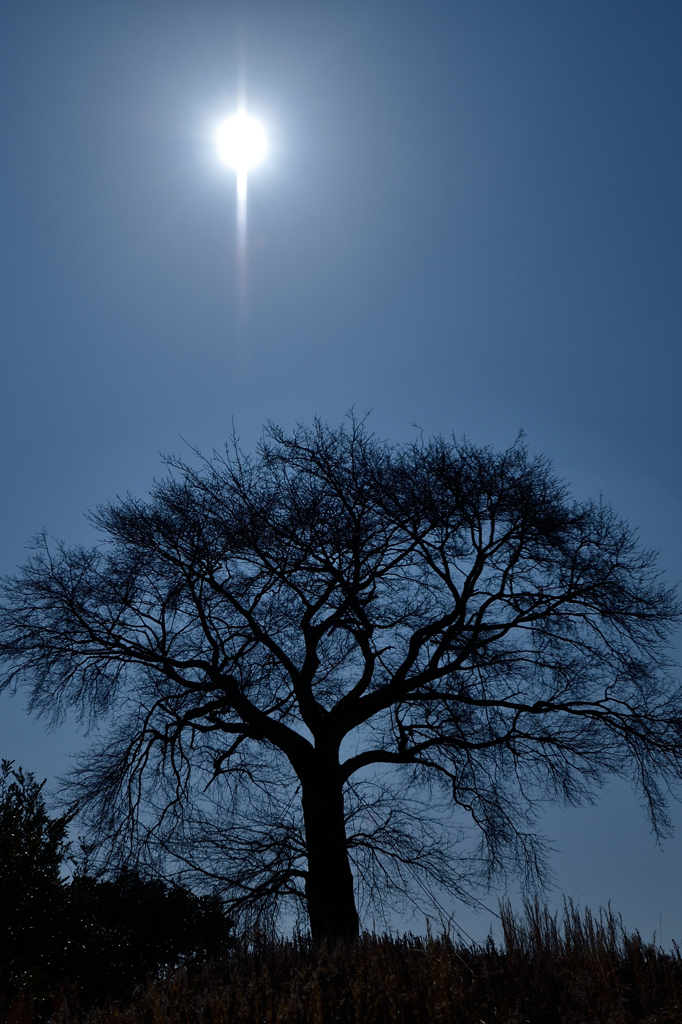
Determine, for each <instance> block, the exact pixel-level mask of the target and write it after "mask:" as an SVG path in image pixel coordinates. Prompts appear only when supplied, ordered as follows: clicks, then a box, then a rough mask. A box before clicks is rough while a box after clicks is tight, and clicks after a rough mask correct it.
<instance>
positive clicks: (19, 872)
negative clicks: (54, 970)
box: [0, 760, 69, 985]
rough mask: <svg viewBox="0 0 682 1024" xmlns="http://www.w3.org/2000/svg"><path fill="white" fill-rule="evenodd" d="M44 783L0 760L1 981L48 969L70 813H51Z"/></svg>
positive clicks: (40, 975) (38, 976) (35, 977)
mask: <svg viewBox="0 0 682 1024" xmlns="http://www.w3.org/2000/svg"><path fill="white" fill-rule="evenodd" d="M43 786H44V783H42V784H41V783H39V782H37V781H36V779H35V776H34V775H33V774H32V773H31V772H28V773H25V772H24V771H23V769H21V768H18V769H16V770H15V768H14V763H13V762H12V761H8V760H3V761H2V762H0V921H1V922H2V926H1V927H0V983H1V984H4V985H12V984H15V983H18V982H24V983H26V982H29V981H32V982H34V983H39V982H40V981H42V980H43V979H44V978H45V976H46V973H47V972H49V966H50V955H51V953H52V952H53V948H54V943H53V937H54V934H55V929H56V928H57V926H58V922H59V921H60V918H61V915H62V912H63V908H64V883H63V880H62V877H61V871H60V869H61V866H62V863H63V861H64V858H65V857H66V854H67V852H68V842H67V839H66V833H67V829H68V824H69V815H68V814H64V815H61V816H59V817H57V818H51V817H50V815H49V814H48V813H47V809H46V807H45V800H44V798H43V793H42V790H43Z"/></svg>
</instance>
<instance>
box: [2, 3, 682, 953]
mask: <svg viewBox="0 0 682 1024" xmlns="http://www.w3.org/2000/svg"><path fill="white" fill-rule="evenodd" d="M681 44H682V8H681V7H680V6H679V4H678V3H674V2H660V0H648V2H646V3H644V2H636V3H635V2H628V0H618V2H602V0H589V2H581V0H571V2H570V3H558V2H549V0H539V2H530V0H516V2H515V3H513V4H511V3H508V2H504V0H469V2H461V0H450V2H447V3H445V2H443V3H437V2H429V0H423V2H420V3H415V2H412V3H405V2H399V0H398V2H396V0H393V2H391V3H388V2H379V0H364V2H362V3H360V2H354V0H350V2H346V3H343V4H339V3H323V2H319V0H318V2H315V3H313V2H309V3H308V2H297V0H292V2H290V3H287V4H281V3H275V2H274V0H273V2H267V0H262V2H252V3H241V4H237V3H234V4H231V3H228V2H221V3H212V2H208V0H192V2H189V0H187V2H175V0H164V2H163V3H162V2H155V0H137V2H135V3H132V2H126V0H123V2H119V3H116V4H111V3H105V2H92V0H91V2H87V3H86V2H82V3H81V2H74V0H60V2H59V3H57V4H55V3H51V2H47V0H31V2H30V3H26V2H23V3H19V2H18V0H6V2H5V3H4V4H3V6H2V9H1V11H0V117H1V123H2V139H1V142H0V344H1V346H2V356H1V363H0V366H1V367H2V372H1V374H0V419H1V425H2V446H1V450H0V459H1V460H2V465H1V473H2V480H3V483H4V487H3V500H2V505H1V511H2V530H0V569H1V570H2V571H3V572H11V571H12V570H13V568H14V566H15V565H17V564H18V563H20V562H21V561H22V560H23V558H24V556H25V551H24V548H25V545H26V543H27V541H28V540H29V538H30V537H31V536H32V535H33V534H34V533H35V532H37V531H38V530H40V529H41V528H43V527H44V528H46V529H47V531H48V532H49V533H50V534H52V535H54V536H57V537H61V538H63V539H65V540H67V541H69V542H79V541H88V539H89V537H90V534H89V530H88V527H87V524H86V523H85V520H84V518H83V513H84V512H85V511H86V510H87V509H88V508H93V507H94V506H96V505H97V504H98V503H99V502H102V501H105V500H107V499H109V498H112V497H114V496H115V495H116V494H122V493H125V492H126V491H131V492H133V493H137V494H143V493H144V492H145V490H146V489H147V487H148V485H149V484H150V482H151V480H152V478H153V476H154V475H155V474H159V473H160V472H161V466H160V460H159V452H168V451H176V452H182V451H183V447H184V441H183V439H185V441H186V442H188V443H190V444H192V445H196V446H198V447H199V448H202V449H204V450H210V449H212V448H213V447H219V446H220V445H221V444H222V442H223V441H224V440H225V438H226V437H227V435H228V433H229V432H230V431H231V429H232V423H233V422H234V425H235V428H236V431H237V433H238V434H239V435H240V436H241V438H242V441H243V444H244V446H245V447H247V448H248V447H251V446H252V445H253V443H254V442H255V440H256V439H257V437H258V434H259V430H260V425H261V424H262V423H263V422H264V421H265V420H267V419H272V420H275V421H277V422H279V423H280V424H282V425H283V426H285V427H291V426H293V424H294V423H295V422H296V421H303V422H309V421H310V420H311V418H312V417H313V416H314V415H316V414H318V415H320V416H322V417H323V418H326V419H328V420H330V421H331V422H334V423H338V422H339V421H340V420H341V419H342V418H343V416H344V414H345V412H346V411H347V410H348V409H349V408H350V407H351V406H354V407H355V409H356V411H358V412H361V413H362V412H364V411H365V410H369V409H371V410H372V414H371V420H370V423H371V424H372V425H373V427H374V429H375V431H376V432H377V433H378V434H381V435H383V436H385V437H389V438H392V439H395V440H398V441H399V440H406V439H408V438H411V437H412V436H414V433H415V429H416V427H415V425H416V426H417V427H418V428H421V429H423V430H424V431H425V433H427V434H432V433H450V432H453V431H454V432H455V433H456V434H457V435H458V436H461V435H463V434H466V435H468V436H469V437H470V438H472V439H473V440H475V441H480V442H485V443H490V444H493V445H496V446H506V445H508V444H509V443H511V442H512V441H513V440H514V438H515V437H516V435H517V433H518V431H519V430H520V429H523V430H525V432H526V435H527V440H528V444H529V447H530V449H531V450H532V451H534V452H545V453H546V454H547V455H548V456H550V457H551V458H552V459H553V460H554V463H555V466H556V469H557V471H558V473H559V474H560V475H561V476H563V477H565V478H566V479H567V480H568V481H570V483H571V486H572V488H573V491H574V493H575V494H576V495H577V496H578V497H586V496H587V495H597V494H599V493H603V495H604V497H605V499H606V500H608V501H610V502H611V503H612V504H613V505H614V507H615V508H616V509H617V510H618V511H619V512H621V513H622V514H623V515H624V516H625V517H626V518H628V519H629V520H630V521H631V522H632V523H633V524H637V525H639V526H640V528H641V537H642V540H643V542H644V543H645V544H646V545H647V546H652V547H655V548H658V549H660V561H661V565H662V567H663V568H665V569H666V571H667V578H668V579H669V580H670V581H672V582H675V581H677V580H679V579H680V578H682V539H681V536H680V509H681V499H682V471H681V461H680V457H679V449H680V441H681V440H682V406H681V403H680V400H679V388H680V369H681V354H680V353H681V347H680V326H681V320H682V295H681V281H682V279H681V276H680V271H681V269H682V266H681V265H682V258H681V257H682V234H681V231H680V228H681V227H682V203H681V191H680V181H681V174H680V172H681V170H682V166H681V164H682V159H681V158H682V135H681V125H682V120H681V118H680V106H681V100H682V65H681V64H680V61H679V52H680V46H681ZM240 61H241V62H242V64H243V67H244V69H245V75H246V83H247V89H248V102H249V107H250V109H251V111H252V112H253V113H254V114H257V115H258V116H259V117H260V119H261V120H262V121H263V123H264V124H265V125H266V127H267V130H268V133H269V137H270V155H269V158H268V160H267V161H266V163H265V164H264V165H263V166H262V167H261V168H259V169H258V170H257V171H254V173H253V174H252V175H251V178H250V183H249V197H250V198H249V315H248V324H247V327H246V329H245V330H241V329H240V327H239V314H238V302H237V288H236V272H235V224H234V220H235V212H234V179H233V175H231V173H230V172H229V171H227V170H226V169H225V168H224V167H222V166H221V165H220V164H219V163H218V161H217V159H216V155H215V150H214V145H213V131H214V128H215V125H216V123H217V122H218V121H219V120H220V119H221V118H222V117H224V116H227V114H229V113H230V112H232V110H233V109H234V107H235V105H236V100H237V87H238V78H239V66H240ZM0 714H1V716H2V717H0V755H2V756H9V757H14V758H16V759H17V761H19V762H20V763H22V764H23V765H24V766H25V767H26V768H29V769H33V770H35V771H36V772H38V773H39V774H40V775H48V776H49V777H50V778H52V776H53V775H54V773H55V772H58V771H59V770H61V769H63V767H64V764H65V760H66V755H67V754H68V753H69V751H72V750H74V749H77V747H78V745H79V744H81V743H82V742H84V741H83V740H82V738H81V737H80V736H79V734H78V732H77V730H76V729H75V727H74V726H73V724H67V725H66V726H65V727H64V728H63V729H62V730H58V731H57V732H54V733H52V734H46V733H45V730H44V728H43V726H42V725H41V724H40V723H37V724H36V723H35V722H33V721H31V720H30V719H29V718H28V716H27V715H26V714H25V711H24V705H23V703H22V697H21V695H19V696H18V697H16V698H9V697H8V696H6V695H5V696H4V697H2V698H0ZM676 819H677V821H678V822H679V824H680V827H681V828H682V813H680V811H679V810H678V811H677V812H676ZM547 827H548V829H549V831H550V833H551V834H552V835H554V836H555V837H556V840H557V846H558V848H559V851H562V852H557V855H556V857H555V862H554V867H555V870H556V873H557V882H558V887H559V888H558V890H557V893H559V894H560V893H561V892H562V891H564V892H566V893H567V894H568V895H570V896H573V897H574V898H576V899H578V900H580V901H581V902H582V903H589V904H591V905H593V906H594V905H597V904H599V903H606V902H607V901H608V900H609V899H611V900H612V902H613V905H614V908H616V909H617V910H621V911H622V912H623V914H624V916H625V919H626V921H627V923H629V924H630V925H632V926H637V927H639V928H641V930H642V931H643V932H644V933H645V934H647V935H650V934H651V932H652V931H653V930H654V928H655V929H656V930H658V928H659V912H660V921H661V924H662V926H663V933H664V939H666V938H668V939H669V938H670V937H672V936H673V935H674V936H676V937H677V938H678V939H679V938H680V937H681V936H682V893H681V892H680V888H679V881H678V879H679V873H680V856H681V854H682V831H680V833H679V834H678V837H677V838H676V839H674V840H673V841H671V842H669V843H667V844H666V846H665V847H664V849H663V851H660V850H658V849H656V848H655V846H654V844H653V840H652V839H651V837H650V836H649V834H648V831H647V826H646V821H645V819H644V816H643V814H642V813H641V812H640V811H639V809H638V807H637V803H636V801H634V800H633V798H632V797H631V796H630V794H629V792H628V791H627V789H626V788H625V789H624V788H623V787H615V788H612V789H611V790H609V791H608V792H607V793H606V794H604V795H603V796H602V798H601V800H600V802H599V804H598V806H597V807H596V808H588V809H585V810H582V811H571V812H570V813H569V814H563V813H559V812H551V813H550V814H549V816H548V818H547ZM472 927H473V928H478V929H479V930H480V928H481V927H483V930H484V931H485V929H487V921H486V922H485V924H484V925H483V924H482V923H481V922H480V921H479V923H474V924H473V925H472Z"/></svg>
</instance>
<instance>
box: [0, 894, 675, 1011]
mask: <svg viewBox="0 0 682 1024" xmlns="http://www.w3.org/2000/svg"><path fill="white" fill-rule="evenodd" d="M503 931H504V946H503V948H502V949H499V948H497V947H496V946H495V945H494V944H493V943H492V941H489V942H488V943H487V944H486V945H484V946H478V947H473V948H472V947H467V946H463V945H461V944H458V943H456V942H453V941H452V940H451V939H449V938H448V937H447V936H442V937H440V938H429V939H422V938H418V937H415V936H412V935H408V936H405V937H403V938H400V939H396V938H390V937H386V936H383V937H378V936H374V935H365V936H363V937H362V938H361V939H360V940H358V941H357V942H354V943H339V944H337V945H335V946H333V947H332V946H324V945H323V946H317V947H316V946H314V945H313V944H312V943H310V942H309V941H308V940H307V939H305V938H303V939H301V938H299V939H297V940H295V941H293V942H289V941H284V940H276V939H268V938H267V937H264V936H251V937H249V938H243V939H241V940H239V941H236V942H235V943H234V945H233V947H232V949H231V950H230V952H229V953H228V954H227V955H226V956H225V957H223V958H222V959H221V960H219V961H215V962H213V963H211V964H209V965H206V966H204V967H202V968H195V969H193V970H192V971H186V970H181V971H175V972H173V973H171V974H169V975H168V976H166V977H164V978H160V979H157V980H153V981H149V982H148V983H147V984H146V985H145V986H143V987H140V988H138V989H137V990H136V991H135V992H133V993H132V994H131V995H130V996H129V997H128V998H127V999H126V1000H124V1001H119V1002H118V1003H111V1004H108V1005H104V1006H101V1007H99V1008H91V1009H89V1010H87V1011H86V1010H84V1009H82V1008H80V1007H79V1005H78V993H77V992H75V991H74V990H71V991H64V992H61V993H60V994H58V995H55V996H54V997H53V999H52V1001H51V1003H49V1005H48V1003H46V1002H44V1001H43V1002H42V1003H41V1004H38V1003H36V1002H32V1001H31V998H30V995H28V994H24V995H23V996H22V997H21V998H20V999H15V1000H14V1002H13V1003H11V1004H10V1005H8V1006H6V1008H5V1020H6V1021H7V1022H8V1024H35V1021H36V1020H37V1019H39V1018H40V1017H42V1018H43V1019H47V1018H48V1017H49V1018H50V1019H51V1024H75V1022H76V1021H79V1022H82V1024H394V1022H395V1024H436V1022H442V1024H446V1022H447V1024H525V1022H528V1024H583V1022H584V1024H588V1022H589V1024H602V1022H603V1024H630V1022H635V1021H637V1022H646V1024H658V1022H664V1021H668V1022H670V1021H677V1022H682V956H681V955H680V951H679V950H678V949H677V947H675V950H674V952H673V953H665V952H663V951H662V950H660V949H657V948H656V947H654V946H652V945H647V944H645V943H643V942H642V940H641V938H640V937H639V936H638V935H637V934H636V933H635V934H628V933H627V932H626V931H625V930H624V929H623V927H622V924H621V922H620V920H619V919H618V918H617V917H615V916H614V915H613V914H611V913H610V912H606V913H601V914H600V916H599V917H598V918H595V917H593V916H592V915H591V914H590V913H589V912H585V913H584V914H582V915H581V914H579V913H578V912H577V911H576V910H575V909H574V908H573V907H572V906H571V905H570V904H569V905H568V906H567V907H566V910H565V913H564V915H563V918H562V919H561V920H557V919H556V918H555V917H553V916H552V915H550V914H549V913H548V912H547V911H546V910H544V909H543V908H541V907H539V906H538V905H537V904H530V905H528V906H527V908H526V915H525V918H524V919H523V920H521V919H519V918H516V917H514V915H513V914H512V913H511V911H510V910H509V908H505V910H504V912H503Z"/></svg>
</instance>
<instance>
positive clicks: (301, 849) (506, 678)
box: [0, 421, 682, 937]
mask: <svg viewBox="0 0 682 1024" xmlns="http://www.w3.org/2000/svg"><path fill="white" fill-rule="evenodd" d="M167 462H168V466H169V469H170V471H171V472H170V475H169V476H168V478H167V479H165V480H163V481H161V482H160V483H157V484H156V485H155V487H154V489H153V491H152V493H151V497H150V499H149V500H148V501H146V502H145V501H140V500H136V499H134V498H132V497H128V498H125V499H123V500H118V501H116V502H114V503H112V504H110V505H107V506H105V507H103V508H100V509H99V510H98V511H97V513H96V514H95V515H94V516H93V517H92V518H93V522H94V524H95V526H96V527H97V528H98V529H99V530H100V531H101V532H102V534H103V540H102V543H101V544H100V545H99V546H97V547H94V548H92V549H84V548H75V549H67V548H64V547H62V546H58V547H57V548H56V549H54V550H53V549H51V548H50V546H49V545H48V543H47V540H46V539H45V538H40V539H39V540H38V541H37V543H36V549H35V552H34V554H33V556H32V557H31V558H30V560H29V561H28V563H27V565H26V566H25V568H24V569H23V571H22V572H21V573H20V574H19V575H18V576H17V577H16V578H14V579H9V580H7V581H6V582H5V586H4V595H5V605H4V611H3V612H2V617H1V620H0V644H1V646H0V652H1V653H2V656H3V657H4V660H5V665H6V671H5V675H4V677H3V678H4V685H6V686H7V685H11V684H12V683H14V682H16V681H19V680H21V679H25V680H26V681H27V682H28V683H29V685H30V686H31V694H32V696H31V700H32V708H33V709H34V711H36V712H38V713H42V714H51V715H57V716H58V715H59V714H61V713H62V712H63V710H64V709H65V708H67V707H76V708H78V709H80V711H81V713H82V714H86V715H87V714H90V715H93V716H94V717H95V718H97V719H100V718H102V717H103V716H105V715H110V716H111V718H112V728H111V731H110V734H109V736H108V739H107V740H106V741H105V742H104V743H103V744H101V745H100V746H99V747H98V748H97V749H96V750H95V752H94V754H93V756H92V757H90V758H86V759H85V761H84V762H83V764H82V766H81V768H80V770H79V771H78V772H77V773H76V774H75V776H74V778H73V785H74V786H75V789H76V792H77V795H78V798H79V801H80V803H81V806H82V808H83V810H84V812H85V813H87V814H88V816H89V821H90V823H91V827H92V828H93V830H94V833H95V835H96V836H98V837H99V839H100V841H101V842H102V843H103V844H104V845H105V846H106V844H107V843H108V844H109V849H110V850H111V851H118V853H117V855H118V856H121V851H122V850H123V849H124V845H123V844H124V840H125V842H126V843H127V846H125V849H127V850H128V851H129V856H130V857H138V858H139V857H141V856H143V855H145V851H146V855H148V856H149V857H150V858H154V857H158V856H160V855H161V854H164V855H166V856H168V857H170V858H171V859H172V860H173V862H174V863H175V865H176V867H177V868H178V869H182V870H184V871H187V872H190V873H191V872H194V873H199V874H202V875H203V876H204V877H205V878H206V879H208V880H210V881H211V882H212V883H214V882H218V883H219V884H220V885H221V886H222V888H223V892H224V894H225V895H226V897H227V898H228V899H229V901H230V906H231V908H232V912H233V913H234V912H235V911H236V912H239V911H241V912H243V913H246V912H248V911H249V910H252V911H254V912H259V913H263V912H272V913H275V912H276V911H277V910H278V908H280V907H281V906H282V905H283V904H284V903H286V901H287V900H289V901H292V900H293V901H294V902H298V903H299V904H301V905H303V906H304V907H305V909H306V910H307V912H308V915H309V920H310V925H311V929H312V932H313V935H314V936H316V937H319V936H325V935H331V936H337V935H348V934H355V933H356V932H357V930H358V913H357V909H356V894H357V896H358V897H359V899H360V900H361V902H362V905H364V906H368V905H369V904H372V903H373V904H374V905H376V904H379V906H380V907H381V906H382V902H383V900H384V899H386V898H390V897H391V896H392V895H393V896H397V897H400V896H402V895H404V894H408V895H409V894H410V893H412V895H413V896H414V894H415V893H418V892H419V891H421V892H425V891H426V892H431V893H432V894H437V892H438V890H439V887H440V888H441V889H442V888H446V889H448V890H449V891H450V892H451V893H456V894H458V895H460V896H461V897H462V898H467V896H468V895H469V893H470V892H471V888H470V887H471V885H472V884H473V882H474V881H481V878H482V877H483V878H484V879H488V880H489V879H490V878H491V877H492V875H493V874H494V873H495V872H497V871H502V870H516V871H519V872H520V873H521V874H522V875H523V876H524V877H525V878H527V879H529V880H533V879H535V878H537V877H538V876H539V875H541V874H542V871H543V847H542V841H541V839H540V838H539V837H538V836H537V834H536V830H535V820H536V819H535V816H536V814H537V811H538V808H539V806H540V802H541V801H542V800H552V801H560V802H564V803H571V804H577V803H579V802H580V801H581V800H583V799H585V798H589V796H590V794H591V793H592V792H593V790H594V787H596V786H599V785H600V784H601V783H602V782H603V781H604V779H605V778H606V776H608V775H610V774H614V773H615V774H617V775H620V776H625V777H628V778H630V779H631V780H632V781H633V782H634V783H635V784H636V785H638V786H639V788H640V790H641V792H642V793H643V794H644V797H645V799H646V802H647V805H648V808H649V813H650V816H651V822H652V825H653V827H654V829H655V830H656V832H657V833H658V834H662V833H664V832H665V831H666V830H667V828H668V825H669V823H668V818H667V816H666V811H665V799H664V798H665V794H666V787H667V786H669V785H670V784H672V783H675V782H677V781H678V780H679V778H680V774H681V772H682V731H681V722H682V695H681V693H680V690H679V687H678V686H677V684H676V683H675V682H674V681H673V679H672V677H671V675H670V666H669V664H668V661H667V657H666V650H667V642H668V638H669V636H670V632H671V630H672V629H673V627H674V626H675V624H676V623H677V622H678V621H679V615H680V609H679V606H678V604H677V602H676V600H675V597H674V594H673V593H672V591H671V590H669V589H666V588H665V587H664V586H662V585H661V584H660V582H659V580H658V578H657V573H656V568H655V560H654V557H653V555H652V554H651V553H650V552H646V551H643V550H641V549H640V548H639V547H638V544H637V542H636V538H635V536H634V534H633V532H632V530H630V529H629V527H628V526H627V525H626V524H624V523H623V522H622V521H621V520H619V519H618V518H617V517H616V516H615V515H614V513H613V512H612V511H611V510H610V509H609V508H608V507H605V506H604V505H602V504H601V503H593V502H582V503H578V502H574V501H571V500H570V499H569V497H568V494H567V491H566V489H565V487H564V486H563V485H562V484H561V483H559V482H558V481H557V480H556V479H555V478H554V476H553V475H552V473H551V471H550V467H549V466H548V464H547V462H546V461H545V460H544V459H541V458H535V459H532V458H530V457H529V456H528V454H527V451H526V449H525V447H524V446H523V445H522V444H521V443H517V444H515V445H514V446H513V447H512V448H510V449H509V450H508V451H504V452H501V453H495V452H493V451H491V450H490V449H488V448H480V447H476V446H475V445H472V444H469V443H458V442H456V441H451V442H450V441H446V440H443V439H442V438H436V439H435V440H433V441H429V442H428V443H427V442H420V443H416V444H412V445H406V446H391V445H389V444H386V443H383V442H380V441H378V440H377V439H376V438H375V437H373V436H372V435H371V434H369V433H368V432H367V431H366V429H365V427H364V425H363V424H362V423H358V422H356V421H352V422H351V425H350V427H348V428H340V429H331V428H329V427H327V426H325V425H324V424H322V423H319V422H317V423H316V424H315V425H314V427H313V428H311V429H307V428H303V427H301V428H299V429H298V430H296V431H295V433H294V434H293V435H287V434H285V433H284V432H282V431H281V430H279V429H277V428H274V427H272V428H269V429H268V431H267V432H266V434H265V437H264V440H263V442H262V443H261V445H260V447H259V449H258V452H257V455H256V456H255V457H253V458H251V457H247V456H246V455H244V454H243V453H242V452H241V451H240V450H239V448H238V447H237V445H236V444H234V445H233V446H232V447H231V448H228V449H227V450H226V452H225V454H223V455H218V454H216V455H215V456H214V457H213V458H212V459H211V460H202V461H200V462H199V464H198V467H192V466H189V465H187V464H185V463H183V462H182V461H180V460H178V459H175V458H170V459H168V460H167ZM467 823H468V829H469V831H468V832H467V831H466V830H465V828H466V827H467ZM472 833H478V834H479V835H480V838H481V843H480V847H479V848H477V849H473V848H472V846H471V844H469V845H467V844H466V843H465V844H464V846H458V845H457V841H458V840H460V839H466V838H467V836H470V835H471V834H472Z"/></svg>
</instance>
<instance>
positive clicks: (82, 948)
mask: <svg viewBox="0 0 682 1024" xmlns="http://www.w3.org/2000/svg"><path fill="white" fill-rule="evenodd" d="M43 786H44V783H38V782H37V781H36V779H35V776H34V775H33V773H31V772H24V771H23V769H21V768H18V769H16V770H15V769H14V766H13V762H11V761H7V760H4V761H2V762H0V921H2V926H1V927H0V986H2V989H3V991H4V993H5V994H6V995H11V994H12V993H14V992H17V991H18V990H20V989H30V990H32V991H34V992H36V993H45V992H47V991H48V990H49V989H50V988H52V989H54V988H56V987H58V986H63V985H65V984H68V983H75V984H77V986H78V992H79V998H80V1000H81V1002H85V1003H89V1002H92V1001H93V1000H97V999H101V998H105V997H107V996H116V995H119V994H121V993H122V992H124V991H127V990H129V989H130V988H132V987H133V986H134V985H135V984H136V983H138V982H140V981H142V980H144V979H145V977H147V976H148V975H150V974H154V973H156V972H158V971H160V970H162V969H164V968H167V967H177V966H179V965H182V964H192V963H197V962H201V961H202V960H205V959H207V958H209V957H210V956H212V955H214V954H215V953H217V952H218V951H219V950H220V949H222V948H223V947H224V946H225V944H226V942H227V939H228V936H229V933H230V922H229V921H228V920H227V919H226V917H225V914H224V913H223V906H222V902H221V901H220V899H218V898H217V897H213V896H197V895H196V894H195V893H193V892H192V891H191V890H190V889H188V888H187V887H186V886H182V885H177V884H174V883H173V882H170V881H167V880H165V879H161V878H146V877H143V876H142V875H141V874H140V873H139V872H138V871H135V870H129V869H123V870H120V871H119V872H117V873H115V874H113V875H112V876H111V877H102V876H99V877H93V876H92V875H91V874H89V873H88V871H87V868H85V869H83V868H81V870H76V872H75V873H74V874H73V876H72V877H71V878H70V879H67V878H65V877H64V875H63V872H64V869H65V868H66V866H67V862H68V857H69V851H70V844H69V842H68V841H67V830H68V825H69V821H70V818H71V815H70V814H69V813H68V812H67V813H66V814H62V815H60V816H58V817H51V816H50V815H49V813H48V811H47V808H46V805H45V800H44V797H43Z"/></svg>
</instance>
